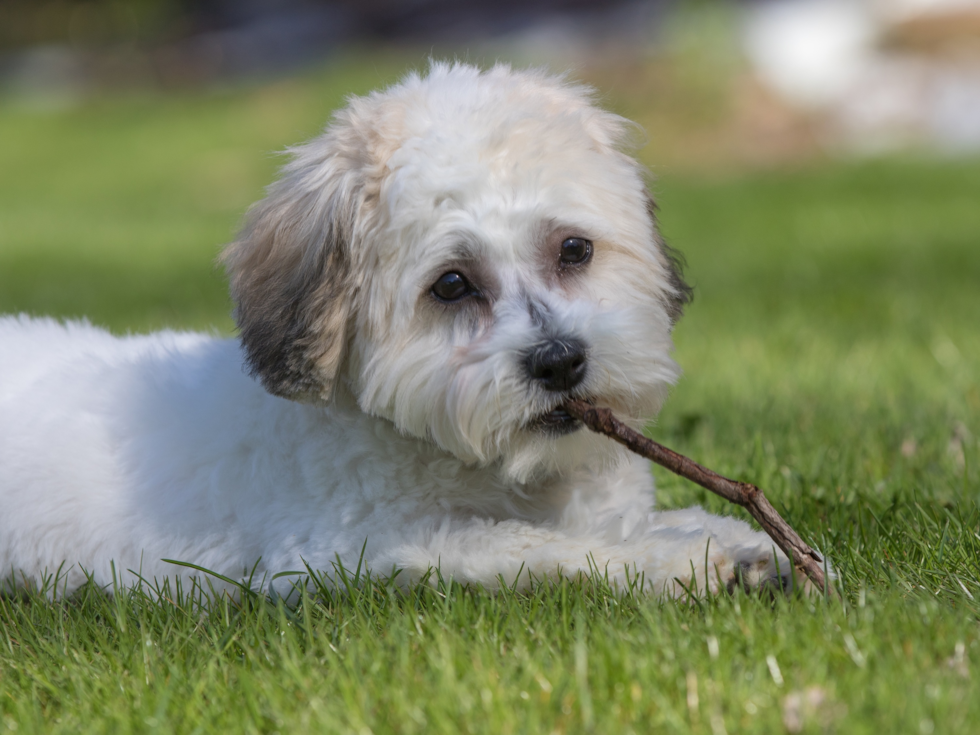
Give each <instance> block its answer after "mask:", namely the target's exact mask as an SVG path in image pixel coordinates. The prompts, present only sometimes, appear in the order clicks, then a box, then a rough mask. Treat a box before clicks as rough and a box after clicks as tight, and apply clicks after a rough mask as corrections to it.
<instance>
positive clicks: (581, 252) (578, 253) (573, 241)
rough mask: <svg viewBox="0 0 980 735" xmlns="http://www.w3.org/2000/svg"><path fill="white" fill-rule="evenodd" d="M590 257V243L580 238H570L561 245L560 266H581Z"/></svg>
mask: <svg viewBox="0 0 980 735" xmlns="http://www.w3.org/2000/svg"><path fill="white" fill-rule="evenodd" d="M591 256H592V243H591V242H590V241H589V240H586V239H585V238H582V237H570V238H568V239H567V240H565V241H564V242H563V243H562V244H561V254H560V255H559V259H560V260H561V262H562V265H581V264H582V263H584V262H585V261H587V260H588V259H589V258H590V257H591Z"/></svg>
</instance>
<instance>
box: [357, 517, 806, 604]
mask: <svg viewBox="0 0 980 735" xmlns="http://www.w3.org/2000/svg"><path fill="white" fill-rule="evenodd" d="M370 566H371V568H372V569H373V570H374V571H375V572H376V573H385V572H387V571H390V570H393V569H398V570H400V573H399V577H398V580H399V582H400V583H401V584H411V583H415V582H417V581H419V580H421V579H425V578H428V579H429V581H430V582H432V581H434V580H436V579H438V578H439V576H441V577H442V578H444V579H450V578H452V579H454V580H456V581H458V582H460V583H463V584H479V585H482V586H484V587H487V588H491V589H494V588H498V587H500V586H501V585H508V586H515V585H516V586H517V587H518V588H524V587H527V586H528V584H529V583H530V582H531V580H534V579H537V580H540V579H546V578H552V579H553V578H557V577H559V576H562V575H563V576H566V577H575V576H578V575H584V576H593V575H600V576H602V577H603V578H605V579H608V581H609V582H610V583H611V584H612V585H613V586H614V587H616V588H618V589H625V588H627V587H628V586H631V585H632V584H635V583H636V581H637V580H639V581H641V582H642V586H643V588H644V590H645V591H647V592H651V593H653V594H658V595H659V594H665V595H668V596H673V597H681V596H687V595H689V594H690V595H703V594H705V593H706V592H710V593H712V594H714V593H718V592H725V591H728V592H731V591H733V590H734V589H735V588H737V587H743V588H746V589H754V588H768V589H771V590H773V591H787V590H790V589H793V588H794V586H795V585H797V584H799V583H801V582H802V579H801V578H799V577H797V576H795V575H794V573H793V569H792V565H791V564H790V562H789V560H788V559H787V558H786V557H785V555H783V554H782V552H780V551H779V550H778V549H775V546H774V544H773V543H772V541H771V540H770V539H769V537H768V536H766V535H765V534H764V533H760V532H758V531H753V530H752V529H751V528H750V527H749V526H748V524H746V523H744V522H742V521H739V520H737V519H733V518H727V517H721V516H713V515H710V514H708V513H705V512H704V511H703V510H702V509H700V508H689V509H686V510H682V511H671V512H664V513H649V514H647V515H646V517H644V518H629V517H627V516H625V515H622V516H618V515H614V514H610V515H607V516H605V517H598V518H594V519H592V520H591V522H587V523H583V522H581V521H579V522H565V523H555V524H536V523H533V522H529V521H522V520H505V521H496V522H494V521H489V520H483V519H467V520H460V519H458V518H457V519H452V518H448V517H447V518H445V519H442V520H440V521H434V520H430V521H428V522H425V523H420V524H418V526H417V527H416V528H414V529H406V534H405V535H403V536H402V540H401V542H400V543H398V544H397V545H394V546H392V547H389V548H388V549H385V550H383V551H382V550H379V553H377V554H375V555H373V558H372V559H371V562H370Z"/></svg>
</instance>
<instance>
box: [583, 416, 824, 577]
mask: <svg viewBox="0 0 980 735" xmlns="http://www.w3.org/2000/svg"><path fill="white" fill-rule="evenodd" d="M565 410H566V411H568V413H569V414H571V415H572V416H574V417H575V418H577V419H578V420H579V421H581V422H582V423H584V424H585V425H586V426H588V427H589V428H590V429H592V431H595V432H598V433H600V434H605V435H606V436H608V437H610V438H611V439H615V440H616V441H618V442H619V443H620V444H623V445H625V446H626V447H627V448H628V449H630V450H632V451H634V452H636V453H637V454H639V455H642V456H644V457H646V458H647V459H649V460H652V461H654V462H656V463H657V464H659V465H660V466H661V467H666V468H667V469H668V470H670V471H671V472H673V473H675V474H677V475H680V476H681V477H685V478H687V479H688V480H690V481H691V482H696V483H697V484H698V485H700V486H701V487H703V488H705V489H707V490H710V491H711V492H713V493H715V494H716V495H720V496H721V497H723V498H724V499H725V500H728V501H729V502H732V503H735V504H736V505H741V506H742V507H743V508H745V509H746V510H748V512H749V513H751V514H752V517H753V518H755V519H756V521H758V522H759V525H760V526H762V528H763V529H764V530H765V532H766V533H768V534H769V536H770V538H772V540H773V541H775V542H776V545H777V546H778V547H779V548H780V549H782V550H783V552H784V553H785V554H786V555H787V556H788V557H789V558H790V559H792V560H793V564H795V565H796V568H797V569H799V570H800V571H802V572H803V573H804V574H806V576H807V577H809V578H810V580H811V581H812V582H813V584H814V585H816V587H817V589H820V590H823V591H825V592H827V591H829V590H830V589H831V587H830V585H829V584H828V582H827V579H826V576H825V575H824V560H823V558H822V557H821V556H820V554H818V553H817V552H816V551H814V550H813V549H811V548H810V547H809V546H808V545H807V544H806V543H805V542H804V541H803V539H801V538H800V535H799V534H798V533H797V532H796V531H794V530H793V528H792V527H791V526H790V525H789V524H788V523H787V522H786V521H784V520H783V519H782V517H781V516H780V515H779V513H777V512H776V509H775V508H773V507H772V504H771V503H770V502H769V500H768V499H767V498H766V496H765V494H763V492H762V490H760V489H759V488H757V487H756V486H755V485H750V484H749V483H747V482H735V481H734V480H729V479H728V478H727V477H722V476H721V475H719V474H718V473H716V472H712V471H711V470H709V469H708V468H707V467H703V466H701V465H699V464H698V463H697V462H695V461H694V460H691V459H688V458H687V457H685V456H684V455H683V454H678V453H677V452H675V451H673V450H672V449H668V448H667V447H665V446H664V445H663V444H658V443H657V442H655V441H653V440H652V439H647V438H646V437H645V436H643V435H642V434H640V433H639V432H636V431H634V430H633V429H631V428H630V427H628V426H626V424H624V423H623V422H621V421H620V420H619V419H617V418H616V417H615V416H614V415H613V412H612V411H610V410H609V409H608V408H596V407H595V406H593V405H591V404H589V403H586V402H585V401H580V400H577V399H571V400H569V401H567V402H566V403H565ZM835 592H836V590H835Z"/></svg>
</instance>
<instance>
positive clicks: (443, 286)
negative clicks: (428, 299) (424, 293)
mask: <svg viewBox="0 0 980 735" xmlns="http://www.w3.org/2000/svg"><path fill="white" fill-rule="evenodd" d="M472 291H473V289H472V287H471V286H470V282H469V281H467V280H466V278H465V277H463V276H462V275H461V274H459V273H443V274H442V275H441V276H439V280H437V281H436V282H435V283H433V284H432V293H433V294H434V295H435V297H436V298H437V299H440V300H442V301H459V300H460V299H461V298H463V297H464V296H467V295H468V294H470V293H472Z"/></svg>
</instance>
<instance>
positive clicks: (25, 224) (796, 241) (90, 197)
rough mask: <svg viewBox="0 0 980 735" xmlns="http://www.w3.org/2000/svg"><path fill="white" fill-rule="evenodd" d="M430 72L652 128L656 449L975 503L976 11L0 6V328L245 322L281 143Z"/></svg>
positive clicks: (476, 4)
mask: <svg viewBox="0 0 980 735" xmlns="http://www.w3.org/2000/svg"><path fill="white" fill-rule="evenodd" d="M430 57H434V58H458V59H462V60H466V61H471V62H475V63H480V64H489V63H492V62H494V61H495V60H498V59H499V60H504V61H509V62H511V63H513V64H516V65H521V66H524V65H540V66H546V67H548V68H551V69H553V70H555V71H567V72H568V73H569V74H570V76H571V77H572V78H573V79H576V80H580V81H584V82H587V83H589V84H591V85H593V86H594V87H595V88H596V89H597V91H598V95H599V100H600V102H601V104H603V105H604V106H606V107H609V108H611V109H613V110H615V111H617V112H619V113H621V114H623V115H626V116H627V117H629V118H631V119H633V120H635V121H637V122H638V123H639V124H640V126H642V129H643V130H644V131H645V133H644V135H643V136H642V137H641V138H640V139H639V142H638V151H637V155H638V156H639V158H640V159H641V160H642V161H643V162H644V164H646V165H647V166H648V167H649V169H650V171H651V187H652V190H653V192H654V195H655V197H656V198H657V200H658V202H659V204H660V207H661V209H660V217H661V223H662V227H663V229H664V232H665V233H666V236H667V238H668V240H669V241H670V242H671V243H672V244H673V245H674V246H675V247H677V248H678V249H679V250H681V251H682V252H683V253H684V254H685V255H686V256H687V259H688V271H687V273H688V277H689V279H690V280H691V282H692V283H693V284H694V286H695V288H696V296H695V302H694V304H693V305H692V306H691V307H690V309H689V311H688V313H687V315H686V316H685V318H684V319H683V320H682V321H681V322H680V324H679V327H678V330H677V333H676V338H677V347H678V359H679V361H680V362H681V364H682V365H683V366H684V367H685V369H686V371H687V375H686V377H685V378H684V380H683V381H682V383H681V385H680V386H679V387H678V389H677V391H676V394H675V397H674V398H673V399H672V400H671V401H670V402H669V403H668V408H667V410H666V411H665V413H664V414H663V416H662V418H661V422H660V428H659V429H658V431H660V432H665V434H661V436H666V439H667V440H669V441H671V442H673V443H674V444H675V445H676V446H678V448H679V449H681V450H685V449H686V450H687V451H690V452H693V453H695V454H696V456H698V457H700V458H702V459H703V460H704V461H706V462H707V463H708V464H709V465H711V466H715V467H716V468H717V469H719V470H721V471H725V470H728V471H729V472H730V473H736V474H737V473H738V471H739V469H740V468H743V469H744V468H745V467H749V468H750V469H751V470H752V473H754V474H750V476H751V477H753V478H755V479H756V480H757V481H758V482H760V483H761V484H763V485H765V486H767V487H771V488H773V489H774V490H775V491H776V492H777V493H778V492H779V491H780V490H782V489H785V490H787V491H790V490H792V491H793V492H790V493H789V494H788V495H787V496H786V498H784V499H783V501H784V502H786V503H788V504H790V506H791V504H792V502H793V501H792V498H793V497H799V493H800V491H803V492H804V494H805V496H806V497H807V498H809V500H808V502H812V503H817V504H818V505H819V503H824V502H826V503H831V504H834V505H839V504H842V503H848V502H856V501H855V498H857V499H858V500H859V501H861V502H866V503H867V502H871V500H870V499H872V498H879V499H880V500H881V502H885V501H886V500H887V498H888V497H891V496H892V495H893V494H894V493H896V492H901V491H904V490H902V488H904V489H905V490H908V489H909V488H911V487H914V488H916V489H917V490H916V491H917V492H921V491H922V487H924V486H925V487H928V488H931V489H930V490H929V492H933V493H934V494H935V495H936V497H941V498H946V499H949V498H959V497H963V494H964V493H966V494H967V495H969V497H971V498H974V497H975V498H976V499H977V501H980V490H978V488H977V485H976V482H975V481H974V480H971V478H975V477H976V475H977V472H976V467H977V465H978V462H977V455H978V451H977V447H978V444H977V439H976V435H977V433H978V432H980V422H978V420H977V417H978V416H980V377H978V376H980V330H978V328H977V327H978V324H980V296H978V292H980V0H777V1H772V2H749V1H747V0H746V1H743V2H736V1H735V0H727V1H725V0H698V1H695V0H644V1H642V2H637V1H635V0H0V313H4V312H15V313H16V312H28V313H32V314H50V315H54V316H57V317H82V316H84V317H86V318H88V319H90V320H92V321H93V322H94V323H97V324H101V325H105V326H108V327H109V328H111V329H112V330H114V331H116V332H120V333H124V332H128V331H145V330H148V329H153V328H161V327H174V328H200V329H214V330H216V331H218V332H219V333H223V334H230V333H231V332H232V331H233V323H232V320H231V316H230V310H231V305H230V303H229V301H228V298H227V295H226V286H225V282H224V277H223V274H222V273H221V271H220V269H219V268H218V267H217V266H215V264H214V261H215V257H216V256H217V254H218V252H220V249H221V246H222V244H223V243H226V242H228V241H230V240H231V239H232V238H233V237H234V232H235V229H236V227H237V225H238V223H239V221H240V219H241V217H242V215H243V213H244V212H245V210H246V208H247V207H248V205H249V204H250V203H252V202H254V201H255V200H256V199H258V198H260V197H261V196H262V191H263V188H264V187H265V186H266V185H268V183H269V182H270V181H271V180H272V179H273V178H274V176H275V171H276V169H277V167H278V166H279V165H281V163H282V160H283V159H282V156H281V155H280V153H281V152H282V151H283V150H284V149H285V147H286V146H288V145H290V144H294V143H297V142H299V141H302V140H305V139H307V138H309V137H310V136H312V135H314V134H316V133H317V132H318V131H319V130H320V129H322V126H323V125H324V123H325V122H326V121H327V120H328V119H329V116H330V114H331V112H332V111H333V110H334V109H336V108H337V107H338V106H340V105H342V104H343V102H344V100H345V98H346V97H347V96H348V95H350V94H359V93H365V92H367V91H369V90H371V89H374V88H377V87H379V86H383V85H386V84H390V83H392V82H394V81H396V80H397V79H398V78H399V77H400V76H401V75H403V74H404V73H405V72H406V70H409V69H424V68H425V67H426V64H427V59H429V58H430ZM0 348H2V346H0ZM813 436H817V437H819V441H816V442H815V443H814V442H813V441H811V438H812V437H813ZM716 438H717V441H716ZM729 445H734V446H736V447H739V448H744V447H746V446H749V447H755V449H754V450H753V452H751V453H748V454H747V453H745V452H743V451H735V452H734V453H733V452H729V451H728V450H727V449H726V447H728V446H729ZM767 458H768V460H771V461H768V462H767V461H766V460H767ZM753 463H755V464H753ZM753 467H754V468H755V469H752V468H753ZM767 467H768V468H770V469H771V468H772V467H781V468H782V469H781V470H780V473H781V474H776V475H771V472H770V473H769V474H765V473H767V472H769V470H767V469H766V468H767ZM971 467H972V468H973V469H972V470H970V469H969V468H971ZM910 468H912V469H915V468H917V469H915V471H914V472H913V471H912V470H911V469H910ZM971 472H972V473H973V474H972V475H971V474H970V473H971ZM760 473H762V475H761V476H760ZM916 473H919V474H916ZM923 473H925V474H923ZM929 473H932V474H929ZM770 475H771V476H770ZM927 475H928V476H929V477H931V478H932V480H930V482H927V483H925V485H923V482H922V478H923V477H925V476H927ZM673 482H674V481H673V480H672V479H671V478H669V477H664V478H662V479H661V486H662V487H664V488H665V493H666V495H665V496H662V497H666V498H667V502H668V503H669V502H670V500H669V497H670V495H669V494H670V492H671V488H672V487H676V485H674V484H672V483H673ZM679 492H680V491H679ZM683 492H684V493H686V495H685V496H684V500H682V501H679V502H689V501H690V496H691V493H692V491H691V489H690V488H687V489H686V490H684V491H683ZM777 497H778V496H777ZM702 501H703V502H706V503H707V504H708V505H709V506H710V505H711V503H712V502H713V501H711V500H710V499H705V498H702ZM811 510H812V508H811ZM791 515H792V514H791ZM829 544H830V542H828V545H829Z"/></svg>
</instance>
